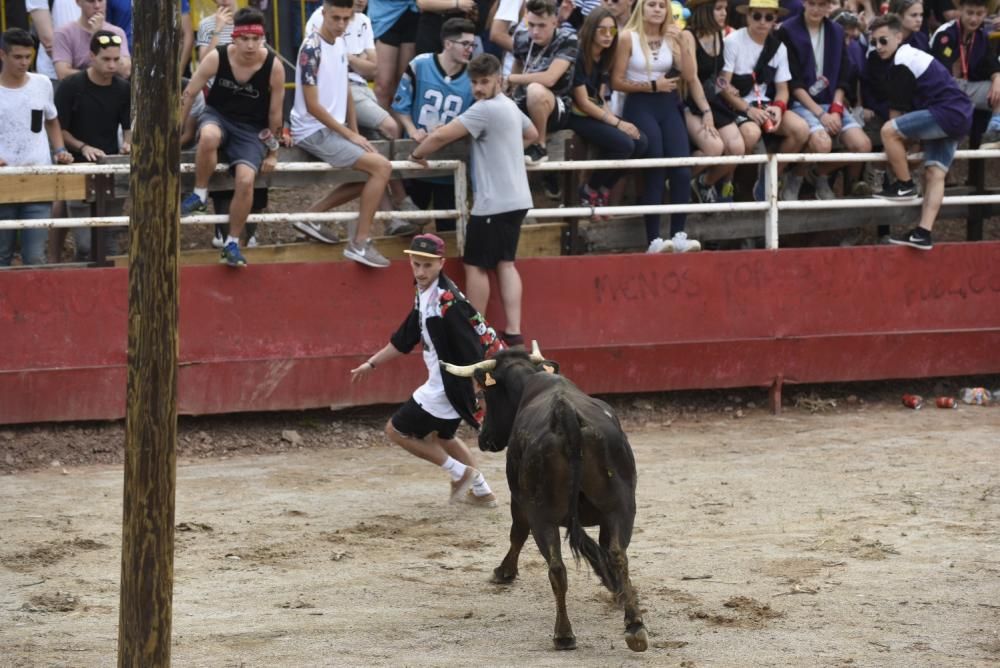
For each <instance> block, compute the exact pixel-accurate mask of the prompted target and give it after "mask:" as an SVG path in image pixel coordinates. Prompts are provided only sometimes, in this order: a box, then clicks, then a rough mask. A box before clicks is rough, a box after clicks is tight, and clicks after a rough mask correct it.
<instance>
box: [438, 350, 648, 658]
mask: <svg viewBox="0 0 1000 668" xmlns="http://www.w3.org/2000/svg"><path fill="white" fill-rule="evenodd" d="M541 359H542V358H541V355H540V353H538V352H537V348H536V349H535V353H534V354H532V355H531V356H530V357H529V355H528V354H527V353H523V352H517V351H510V352H503V353H501V354H499V355H497V356H496V358H495V359H494V360H489V361H487V362H483V363H480V364H479V365H475V367H471V366H470V367H452V366H450V365H445V368H446V369H447V370H448V371H450V372H451V373H456V374H458V375H473V376H474V377H475V379H476V381H477V382H478V383H479V385H480V386H481V387H483V388H484V395H485V399H486V420H485V421H484V423H483V428H482V431H481V432H480V434H479V447H480V448H481V449H482V450H488V451H492V452H499V451H501V450H503V449H504V448H506V449H507V483H508V484H509V485H510V495H511V503H510V512H511V517H512V519H513V523H512V525H511V528H510V550H509V551H508V552H507V556H505V557H504V559H503V562H501V564H500V566H498V567H497V568H496V569H494V571H493V582H495V583H498V584H507V583H510V582H511V581H513V580H514V578H515V577H516V576H517V560H518V556H519V554H520V552H521V548H522V547H523V545H524V542H525V540H527V538H528V534H529V532H530V533H531V535H533V536H534V538H535V543H536V544H537V545H538V549H539V550H540V551H541V553H542V556H543V557H544V558H545V560H546V562H547V563H548V565H549V581H550V582H551V583H552V591H553V593H554V594H555V597H556V624H555V634H554V636H553V638H552V640H553V642H554V643H555V646H556V648H558V649H573V648H575V647H576V638H575V636H574V635H573V629H572V627H571V625H570V622H569V617H568V615H567V613H566V590H567V579H566V566H565V565H564V564H563V560H562V555H561V553H560V539H559V538H560V537H559V527H560V526H563V527H567V529H568V532H567V533H568V538H569V545H570V549H571V550H572V552H573V556H574V558H576V559H577V560H579V558H580V556H581V555H582V556H583V557H584V558H585V559H586V560H587V562H589V563H590V565H591V566H592V567H593V569H594V572H595V573H596V574H597V576H598V577H599V578H600V579H601V582H602V583H603V584H604V586H606V587H607V588H608V589H609V590H610V591H611V592H612V593H613V594H614V595H615V599H616V600H617V601H618V603H619V604H620V605H622V606H623V607H624V610H625V639H626V641H627V643H628V646H629V648H631V649H632V650H634V651H638V652H641V651H644V650H645V649H646V644H647V640H646V629H645V627H644V626H643V622H642V615H641V614H640V611H639V601H638V596H637V595H636V592H635V589H634V588H633V587H632V583H631V581H630V580H629V575H628V557H627V556H626V554H625V552H626V549H627V548H628V545H629V542H630V540H631V539H632V526H633V522H634V520H635V484H636V471H635V458H634V457H633V455H632V448H631V447H630V446H629V442H628V438H626V436H625V433H624V432H623V431H622V428H621V424H620V423H619V422H618V418H617V417H616V416H615V414H614V413H613V412H612V410H611V408H610V406H608V405H607V404H606V403H604V402H603V401H600V400H598V399H594V398H593V397H590V396H588V395H586V394H584V393H583V392H582V391H580V389H579V388H577V387H576V385H574V384H573V383H572V382H570V381H569V380H568V379H566V378H564V377H563V376H560V375H557V374H555V373H547V372H546V369H544V368H543V367H544V366H548V367H549V369H550V370H551V369H552V368H553V366H552V363H551V362H542V361H541ZM494 363H495V366H492V368H490V367H491V365H492V364H494ZM594 525H599V526H600V537H599V543H596V542H594V540H593V539H592V538H591V537H590V536H588V535H587V533H586V531H584V529H583V527H584V526H594Z"/></svg>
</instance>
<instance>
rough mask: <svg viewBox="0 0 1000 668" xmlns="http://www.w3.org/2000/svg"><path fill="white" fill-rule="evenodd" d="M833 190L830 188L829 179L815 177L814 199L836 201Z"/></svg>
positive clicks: (819, 176)
mask: <svg viewBox="0 0 1000 668" xmlns="http://www.w3.org/2000/svg"><path fill="white" fill-rule="evenodd" d="M836 197H837V196H836V195H835V194H834V193H833V188H831V187H830V178H829V177H827V176H821V175H819V174H817V175H816V199H836Z"/></svg>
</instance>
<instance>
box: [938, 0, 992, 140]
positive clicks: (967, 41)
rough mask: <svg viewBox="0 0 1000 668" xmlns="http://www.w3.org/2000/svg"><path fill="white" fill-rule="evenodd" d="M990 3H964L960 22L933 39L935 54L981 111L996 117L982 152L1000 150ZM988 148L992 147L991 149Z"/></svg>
mask: <svg viewBox="0 0 1000 668" xmlns="http://www.w3.org/2000/svg"><path fill="white" fill-rule="evenodd" d="M986 11H987V10H986V0H960V2H959V8H958V12H959V13H958V18H957V19H955V20H953V21H949V22H948V23H945V24H944V25H943V26H941V27H940V28H938V29H937V30H936V31H935V32H934V36H933V37H932V38H931V53H932V54H933V55H934V57H935V58H937V59H938V60H939V61H940V62H941V63H942V64H943V65H944V66H945V67H947V68H949V69H950V70H951V73H952V76H954V77H955V81H956V83H957V84H958V87H959V88H961V89H962V90H964V91H965V93H966V95H968V96H969V98H970V99H971V100H972V104H973V105H975V107H976V109H978V110H980V111H989V112H991V113H992V118H990V123H989V125H988V126H987V127H986V132H985V134H983V140H982V143H983V146H981V148H997V147H1000V62H998V61H997V52H996V49H995V48H994V47H993V46H991V45H990V36H989V33H988V32H987V31H986V27H985V25H984V23H985V21H986ZM987 145H988V146H987Z"/></svg>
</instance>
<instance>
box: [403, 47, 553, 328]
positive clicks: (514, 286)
mask: <svg viewBox="0 0 1000 668" xmlns="http://www.w3.org/2000/svg"><path fill="white" fill-rule="evenodd" d="M468 73H469V80H470V81H471V83H472V94H473V96H474V97H475V98H476V103H475V104H473V105H472V106H471V107H469V108H468V109H466V110H465V112H463V113H462V114H461V115H460V116H459V117H458V118H456V119H455V120H453V121H451V122H450V123H448V124H447V125H443V126H441V127H439V128H438V129H437V130H435V131H434V132H432V133H431V134H429V135H427V137H425V138H424V140H423V141H422V142H420V144H419V145H418V146H417V147H416V148H414V149H413V153H411V154H410V160H413V161H414V162H418V163H420V164H422V165H425V166H426V164H427V156H428V155H430V154H431V153H433V152H434V151H437V150H438V149H440V148H442V147H444V146H447V145H448V144H450V143H452V142H454V141H457V140H459V139H462V138H463V137H466V136H471V137H472V150H471V153H472V157H471V160H472V188H473V190H474V197H473V204H472V215H471V216H469V224H468V227H467V229H466V235H465V252H464V254H463V256H462V260H463V262H464V263H465V288H466V290H465V291H466V294H467V295H468V297H469V301H470V302H471V303H472V305H473V306H474V307H475V308H476V310H477V311H479V312H480V313H485V312H486V304H487V302H489V300H490V280H489V273H488V272H489V271H491V270H492V271H496V274H497V284H498V285H499V286H500V297H501V301H502V302H503V305H504V316H505V318H506V321H507V323H506V327H505V331H503V332H501V336H502V337H503V339H504V341H505V342H506V343H507V344H508V345H510V346H516V345H523V343H524V337H522V336H521V275H520V274H519V273H518V271H517V268H516V267H515V266H514V257H515V255H516V254H517V243H518V239H519V238H520V235H521V223H522V222H523V221H524V216H525V214H526V213H527V212H528V209H530V208H531V206H532V200H531V189H530V188H529V187H528V173H527V172H526V171H525V167H524V146H525V144H531V143H532V142H534V141H535V140H536V139H537V138H538V131H537V130H536V129H535V126H534V124H532V122H531V120H530V119H529V118H528V117H527V116H525V115H524V114H523V113H521V110H520V109H518V108H517V105H516V104H514V102H513V101H512V100H511V99H510V98H508V97H507V96H506V95H504V94H503V93H501V92H500V88H501V87H500V61H499V60H497V59H496V57H494V56H491V55H488V54H484V55H481V56H478V57H476V58H474V59H473V60H472V61H471V62H470V63H469V68H468Z"/></svg>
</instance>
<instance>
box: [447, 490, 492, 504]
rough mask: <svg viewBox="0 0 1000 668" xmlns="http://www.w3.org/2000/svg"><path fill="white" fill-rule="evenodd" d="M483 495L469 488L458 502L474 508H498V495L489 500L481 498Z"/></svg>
mask: <svg viewBox="0 0 1000 668" xmlns="http://www.w3.org/2000/svg"><path fill="white" fill-rule="evenodd" d="M481 499H482V497H479V496H476V494H475V493H474V492H473V491H472V490H471V489H469V491H468V492H467V493H466V494H465V496H463V497H462V498H460V499H458V501H456V503H462V504H465V505H467V506H472V507H473V508H496V507H497V506H498V505H500V504H499V502H498V501H497V498H496V496H495V495H494V496H493V498H491V499H489V500H488V501H484V500H481Z"/></svg>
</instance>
